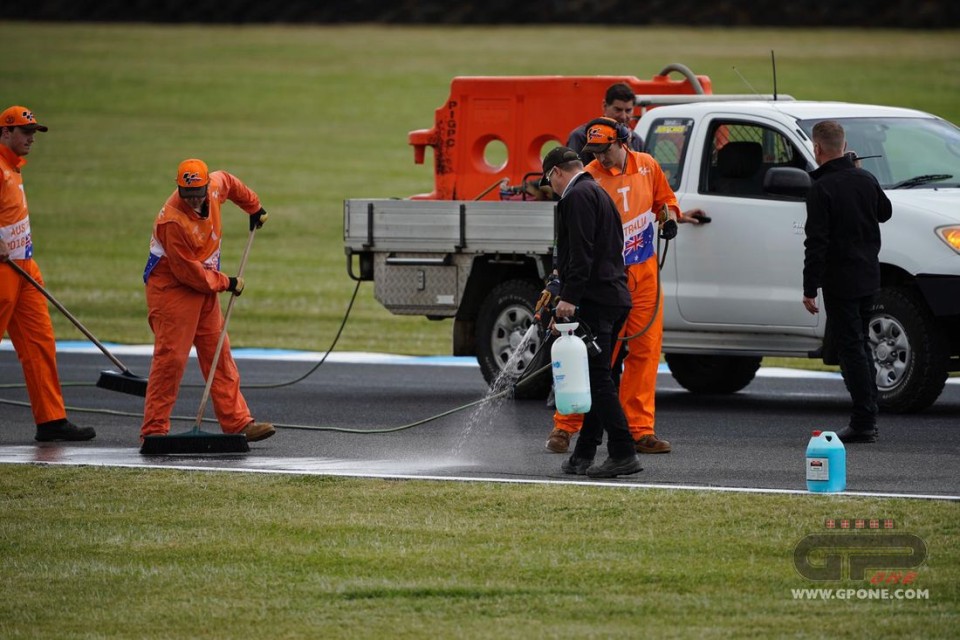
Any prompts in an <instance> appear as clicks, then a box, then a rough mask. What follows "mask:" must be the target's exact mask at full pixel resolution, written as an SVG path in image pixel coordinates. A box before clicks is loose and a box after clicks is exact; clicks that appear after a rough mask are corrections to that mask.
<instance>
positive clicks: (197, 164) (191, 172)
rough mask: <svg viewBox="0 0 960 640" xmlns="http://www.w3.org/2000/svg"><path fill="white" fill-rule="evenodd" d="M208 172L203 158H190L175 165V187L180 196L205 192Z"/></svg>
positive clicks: (208, 176)
mask: <svg viewBox="0 0 960 640" xmlns="http://www.w3.org/2000/svg"><path fill="white" fill-rule="evenodd" d="M209 182H210V172H209V171H208V170H207V163H205V162H204V161H203V160H197V159H196V158H190V159H189V160H184V161H183V162H181V163H180V166H178V167H177V187H178V189H179V191H180V197H181V198H190V197H199V196H204V195H206V194H207V183H209Z"/></svg>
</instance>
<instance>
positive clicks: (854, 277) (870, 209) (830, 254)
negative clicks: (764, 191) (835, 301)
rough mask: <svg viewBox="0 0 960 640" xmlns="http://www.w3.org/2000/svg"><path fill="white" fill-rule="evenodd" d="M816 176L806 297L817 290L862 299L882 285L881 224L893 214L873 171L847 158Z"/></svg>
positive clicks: (810, 206)
mask: <svg viewBox="0 0 960 640" xmlns="http://www.w3.org/2000/svg"><path fill="white" fill-rule="evenodd" d="M810 176H811V177H812V178H813V180H814V183H813V186H812V187H811V188H810V192H809V193H808V194H807V224H806V227H805V230H806V234H807V239H806V241H805V242H804V247H805V248H806V252H805V255H804V260H803V295H804V296H806V297H808V298H815V297H816V296H817V289H823V290H824V292H825V293H827V294H829V295H833V296H838V297H841V298H859V297H861V296H865V295H869V294H871V293H875V292H876V291H877V290H879V289H880V260H879V258H878V256H879V254H880V223H881V222H886V221H887V220H889V219H890V216H891V215H892V214H893V209H892V207H891V205H890V200H888V199H887V196H886V194H885V193H884V192H883V189H881V188H880V184H879V183H878V182H877V179H876V178H874V177H873V175H872V174H871V173H869V172H867V171H864V170H863V169H858V168H857V167H855V166H854V164H853V162H852V161H851V160H849V159H848V158H846V157H841V158H836V159H834V160H831V161H829V162H825V163H824V164H823V165H822V166H821V167H820V168H818V169H817V170H816V171H813V172H812V173H811V174H810Z"/></svg>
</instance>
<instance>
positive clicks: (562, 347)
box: [550, 322, 596, 415]
mask: <svg viewBox="0 0 960 640" xmlns="http://www.w3.org/2000/svg"><path fill="white" fill-rule="evenodd" d="M579 326H580V323H578V322H564V323H560V322H558V323H557V324H556V328H557V331H559V332H560V337H559V338H557V339H556V341H554V343H553V347H551V349H550V357H551V360H552V367H551V368H552V370H553V393H554V398H555V400H556V405H557V411H558V412H560V413H561V414H563V415H570V414H571V413H587V412H588V411H590V406H591V402H592V399H591V397H590V367H589V364H588V355H587V345H586V344H585V342H586V341H589V342H592V343H593V344H594V345H596V341H594V340H593V337H592V336H590V334H589V333H587V334H586V336H587V337H586V338H581V337H580V336H579V335H577V329H578V328H579Z"/></svg>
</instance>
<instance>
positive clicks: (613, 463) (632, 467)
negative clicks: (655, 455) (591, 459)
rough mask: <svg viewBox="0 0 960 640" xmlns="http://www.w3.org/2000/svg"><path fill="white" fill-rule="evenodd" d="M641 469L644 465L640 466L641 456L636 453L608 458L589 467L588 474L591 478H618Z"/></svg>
mask: <svg viewBox="0 0 960 640" xmlns="http://www.w3.org/2000/svg"><path fill="white" fill-rule="evenodd" d="M641 471H643V467H641V466H640V458H639V457H637V454H635V453H634V454H633V455H630V456H627V457H626V458H620V459H618V460H614V459H613V458H607V459H606V460H604V461H603V463H602V464H594V465H592V466H591V467H590V468H589V469H587V475H588V476H590V477H591V478H616V477H617V476H628V475H630V474H632V473H639V472H641Z"/></svg>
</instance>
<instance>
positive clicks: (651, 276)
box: [547, 118, 700, 453]
mask: <svg viewBox="0 0 960 640" xmlns="http://www.w3.org/2000/svg"><path fill="white" fill-rule="evenodd" d="M586 132H587V139H586V141H587V144H586V145H585V146H584V147H583V152H582V153H581V156H582V155H583V153H590V154H592V155H593V156H594V157H595V159H594V160H593V161H592V162H591V163H590V164H588V165H587V166H586V167H585V168H584V170H585V171H586V172H587V173H589V174H590V175H592V176H593V177H594V179H595V180H596V181H597V184H599V185H600V186H601V187H603V189H604V190H605V191H606V192H607V193H608V194H610V197H611V198H613V201H614V203H615V204H616V206H617V210H618V211H619V212H620V219H621V222H622V223H623V258H624V264H625V265H626V270H627V288H628V289H629V290H630V297H631V302H632V303H633V308H632V309H631V311H630V315H629V316H628V317H627V321H626V324H625V325H624V327H623V330H622V331H621V334H620V340H619V341H617V343H616V345H615V347H614V352H613V359H612V362H613V363H614V364H616V363H619V362H620V361H622V362H623V374H622V376H621V378H620V404H621V405H622V406H623V412H624V414H625V415H626V417H627V424H628V426H629V428H630V434H631V435H632V436H633V440H634V443H635V446H636V450H637V452H638V453H669V452H670V450H671V446H670V443H669V442H667V441H666V440H661V439H659V438H658V437H657V435H656V433H655V430H654V400H655V393H656V383H657V369H658V367H659V365H660V348H661V344H662V342H663V294H662V292H661V291H660V288H659V286H658V273H657V269H658V265H657V256H656V254H655V253H654V234H655V225H656V223H657V222H658V221H659V222H661V223H663V224H664V232H665V235H664V237H672V236H668V235H667V234H666V232H667V229H669V228H671V227H672V233H674V234H675V233H676V226H675V225H676V222H677V221H678V220H680V221H684V222H693V223H694V224H696V223H698V222H699V220H698V219H697V218H696V215H697V214H699V213H700V212H699V210H696V213H695V214H694V216H693V218H694V219H692V220H684V219H683V218H684V216H683V214H682V213H681V212H680V208H679V206H678V205H677V198H676V196H675V195H674V193H673V190H672V189H671V188H670V185H669V184H668V183H667V180H666V177H665V176H664V175H663V170H662V169H661V168H660V165H659V163H657V161H656V160H655V159H654V158H653V157H652V156H650V155H649V154H646V153H641V152H638V151H631V150H629V149H628V148H627V142H628V140H629V139H630V135H629V134H630V130H629V129H628V128H627V127H626V126H624V125H623V124H621V123H619V122H618V121H616V120H614V119H612V118H597V119H596V120H592V121H590V122H589V123H587V125H586ZM691 213H693V212H691ZM668 220H669V221H671V222H667V221H668ZM627 342H629V346H626V343H627ZM625 346H626V357H625V359H624V357H623V353H622V351H623V350H624V347H625ZM582 422H583V420H582V416H580V415H578V414H571V415H561V414H560V413H557V414H555V416H554V429H553V431H552V432H551V433H550V437H549V438H548V439H547V449H549V450H550V451H554V452H556V453H564V452H566V451H567V449H568V448H569V444H570V438H571V436H572V435H573V434H575V433H577V432H578V431H580V427H581V424H582Z"/></svg>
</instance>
